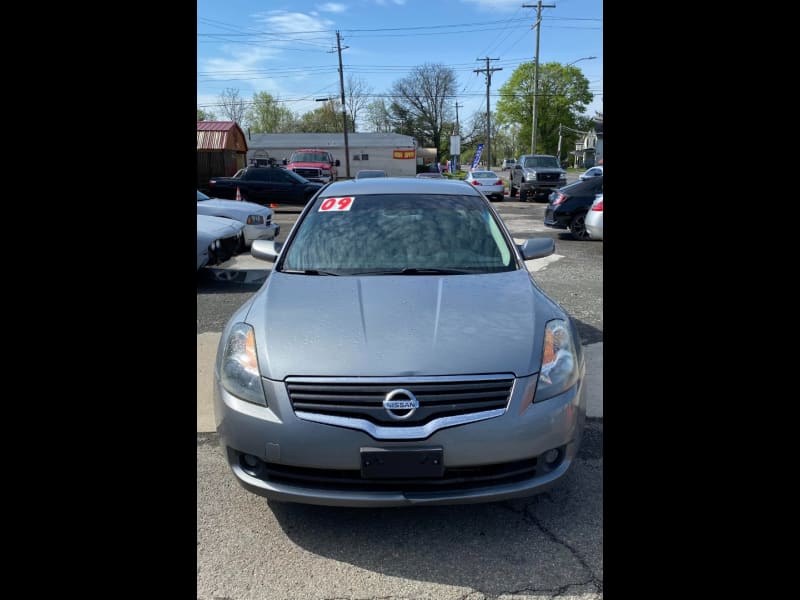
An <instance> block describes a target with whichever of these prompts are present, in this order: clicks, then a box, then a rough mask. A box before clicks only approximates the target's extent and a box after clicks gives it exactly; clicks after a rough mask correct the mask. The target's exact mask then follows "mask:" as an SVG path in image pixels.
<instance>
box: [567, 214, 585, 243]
mask: <svg viewBox="0 0 800 600" xmlns="http://www.w3.org/2000/svg"><path fill="white" fill-rule="evenodd" d="M569 232H570V233H571V234H572V237H574V238H575V239H576V240H588V239H589V232H588V231H586V213H581V214H579V215H575V216H574V217H572V221H570V224H569Z"/></svg>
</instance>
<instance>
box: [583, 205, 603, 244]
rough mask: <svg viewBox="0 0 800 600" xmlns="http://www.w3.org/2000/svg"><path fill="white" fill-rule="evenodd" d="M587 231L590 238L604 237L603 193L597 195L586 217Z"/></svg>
mask: <svg viewBox="0 0 800 600" xmlns="http://www.w3.org/2000/svg"><path fill="white" fill-rule="evenodd" d="M584 223H585V225H586V233H588V234H589V239H590V240H602V239H603V194H597V195H595V200H594V202H592V206H591V208H590V209H589V212H587V213H586V218H585V219H584Z"/></svg>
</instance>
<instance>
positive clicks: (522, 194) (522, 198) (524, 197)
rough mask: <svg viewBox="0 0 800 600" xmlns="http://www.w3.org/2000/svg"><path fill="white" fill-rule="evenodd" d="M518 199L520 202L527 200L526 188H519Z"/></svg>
mask: <svg viewBox="0 0 800 600" xmlns="http://www.w3.org/2000/svg"><path fill="white" fill-rule="evenodd" d="M519 201H520V202H527V201H528V190H524V189H523V190H520V191H519Z"/></svg>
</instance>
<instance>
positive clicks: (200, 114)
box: [197, 108, 217, 121]
mask: <svg viewBox="0 0 800 600" xmlns="http://www.w3.org/2000/svg"><path fill="white" fill-rule="evenodd" d="M197 120H198V121H216V120H217V115H215V114H214V113H213V112H211V111H210V110H203V109H202V108H198V109H197Z"/></svg>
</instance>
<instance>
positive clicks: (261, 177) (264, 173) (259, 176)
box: [250, 169, 270, 181]
mask: <svg viewBox="0 0 800 600" xmlns="http://www.w3.org/2000/svg"><path fill="white" fill-rule="evenodd" d="M269 172H270V169H258V170H256V171H251V176H250V179H253V180H255V181H269Z"/></svg>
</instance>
